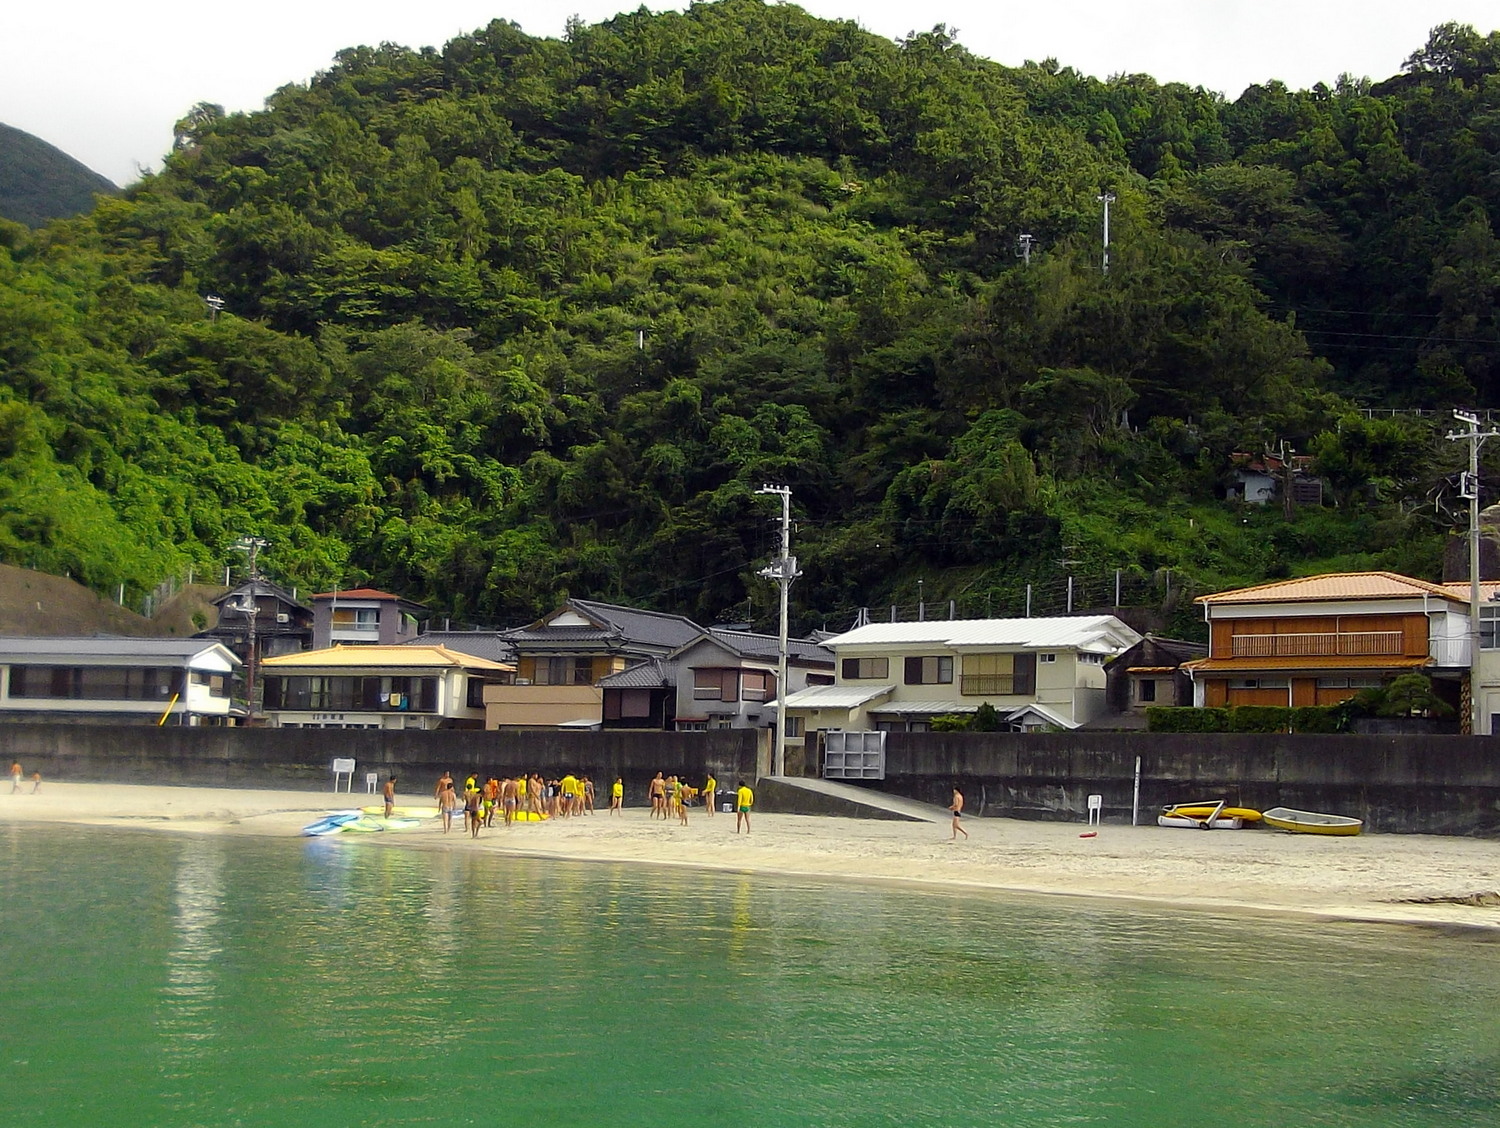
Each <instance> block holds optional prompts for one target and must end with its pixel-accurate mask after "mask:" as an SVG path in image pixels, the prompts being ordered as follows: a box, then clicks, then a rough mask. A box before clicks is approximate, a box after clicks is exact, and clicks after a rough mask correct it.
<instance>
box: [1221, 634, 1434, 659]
mask: <svg viewBox="0 0 1500 1128" xmlns="http://www.w3.org/2000/svg"><path fill="white" fill-rule="evenodd" d="M1231 641H1232V644H1233V649H1232V650H1231V654H1232V656H1233V657H1235V658H1335V657H1338V658H1342V657H1348V656H1351V655H1360V654H1401V653H1403V652H1404V636H1403V635H1402V632H1401V631H1337V632H1336V631H1316V632H1309V633H1306V634H1270V635H1235V636H1233V638H1232V640H1231Z"/></svg>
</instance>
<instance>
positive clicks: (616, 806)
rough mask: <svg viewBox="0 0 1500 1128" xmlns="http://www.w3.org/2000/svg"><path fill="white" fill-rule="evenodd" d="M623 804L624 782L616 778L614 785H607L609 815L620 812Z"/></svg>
mask: <svg viewBox="0 0 1500 1128" xmlns="http://www.w3.org/2000/svg"><path fill="white" fill-rule="evenodd" d="M624 803H625V781H624V780H623V779H621V778H620V777H618V776H616V777H615V781H614V783H612V784H610V785H609V813H610V814H614V813H615V812H616V811H618V810H620V809H621V808H622V807H623V806H624Z"/></svg>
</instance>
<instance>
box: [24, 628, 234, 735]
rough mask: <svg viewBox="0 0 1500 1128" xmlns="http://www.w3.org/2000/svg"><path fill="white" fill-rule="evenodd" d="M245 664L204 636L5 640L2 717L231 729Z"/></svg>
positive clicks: (223, 647) (222, 646) (48, 720)
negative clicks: (237, 676)
mask: <svg viewBox="0 0 1500 1128" xmlns="http://www.w3.org/2000/svg"><path fill="white" fill-rule="evenodd" d="M239 666H240V660H239V659H238V658H236V657H235V656H234V654H232V653H231V652H230V651H229V649H228V648H227V647H226V646H224V644H223V643H220V642H215V641H213V640H212V639H204V638H188V639H176V638H15V637H10V638H0V717H3V718H4V719H5V720H11V721H46V722H53V723H56V722H59V721H63V722H66V721H74V722H80V723H82V722H88V723H107V722H111V723H119V722H126V723H136V724H157V723H161V724H170V725H205V724H209V725H213V724H226V723H228V721H229V718H230V717H231V716H232V715H234V714H235V710H234V708H233V705H232V698H231V690H232V688H233V684H232V683H233V679H234V673H235V671H236V669H238V668H239Z"/></svg>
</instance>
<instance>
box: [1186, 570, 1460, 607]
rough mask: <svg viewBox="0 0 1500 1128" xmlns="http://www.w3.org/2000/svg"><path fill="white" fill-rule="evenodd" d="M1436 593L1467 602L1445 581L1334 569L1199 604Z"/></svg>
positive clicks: (1205, 597)
mask: <svg viewBox="0 0 1500 1128" xmlns="http://www.w3.org/2000/svg"><path fill="white" fill-rule="evenodd" d="M1424 595H1435V596H1437V597H1438V598H1440V599H1449V600H1454V601H1456V602H1463V601H1464V600H1465V599H1466V598H1467V596H1459V595H1458V594H1456V593H1455V592H1454V591H1452V590H1450V588H1448V587H1444V586H1443V585H1442V584H1430V583H1428V582H1427V581H1426V580H1414V579H1412V578H1411V577H1410V576H1402V575H1399V574H1398V573H1396V572H1330V573H1328V574H1327V575H1323V576H1300V577H1298V578H1297V579H1293V580H1276V581H1275V582H1273V583H1269V584H1256V585H1255V586H1254V587H1247V588H1236V589H1235V590H1233V591H1220V592H1215V593H1214V594H1212V595H1200V596H1199V597H1198V598H1197V599H1196V600H1194V601H1193V602H1195V603H1211V604H1225V603H1314V602H1327V601H1332V600H1340V599H1350V600H1353V599H1411V598H1419V597H1421V596H1424Z"/></svg>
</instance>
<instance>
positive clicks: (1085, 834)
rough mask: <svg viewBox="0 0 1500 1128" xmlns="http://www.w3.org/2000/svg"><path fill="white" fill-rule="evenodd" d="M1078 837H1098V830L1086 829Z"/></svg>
mask: <svg viewBox="0 0 1500 1128" xmlns="http://www.w3.org/2000/svg"><path fill="white" fill-rule="evenodd" d="M1078 837H1079V838H1098V837H1099V832H1098V831H1097V830H1086V831H1084V832H1083V833H1082V834H1080V835H1079V836H1078Z"/></svg>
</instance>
